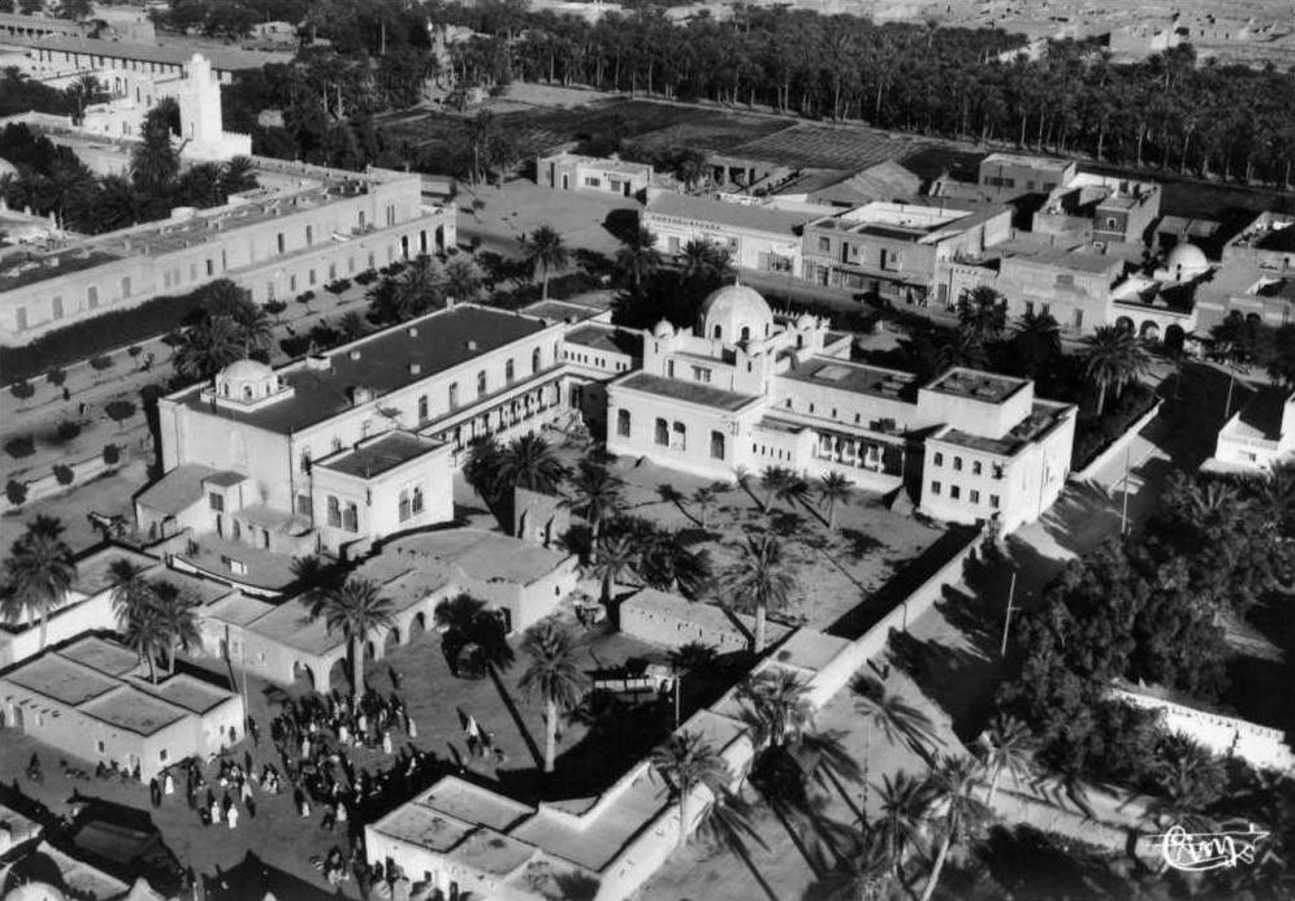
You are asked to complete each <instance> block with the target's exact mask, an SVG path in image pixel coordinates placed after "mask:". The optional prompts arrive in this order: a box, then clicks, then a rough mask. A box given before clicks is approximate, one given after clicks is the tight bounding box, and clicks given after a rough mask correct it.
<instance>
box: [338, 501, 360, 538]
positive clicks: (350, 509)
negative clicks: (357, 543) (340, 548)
mask: <svg viewBox="0 0 1295 901" xmlns="http://www.w3.org/2000/svg"><path fill="white" fill-rule="evenodd" d="M342 528H343V529H345V530H346V531H348V532H358V531H360V508H359V507H357V506H356V505H355V502H354V501H347V502H346V512H345V513H343V514H342Z"/></svg>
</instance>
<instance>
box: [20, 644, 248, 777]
mask: <svg viewBox="0 0 1295 901" xmlns="http://www.w3.org/2000/svg"><path fill="white" fill-rule="evenodd" d="M0 687H2V688H3V692H4V696H3V701H2V702H0V710H2V711H3V714H4V722H5V725H6V726H9V727H10V728H14V729H17V730H18V731H19V732H21V733H23V734H25V735H30V736H31V737H32V738H35V739H37V740H38V741H41V742H44V743H45V744H47V745H50V746H52V747H55V748H58V749H59V751H61V752H62V753H65V754H68V755H70V756H73V757H78V758H80V759H81V760H84V761H87V762H88V763H89V764H91V765H92V766H94V765H97V764H99V763H103V764H111V763H116V764H117V765H118V766H119V767H121V768H122V769H124V770H126V771H127V772H134V771H135V770H136V769H138V770H139V774H140V778H141V779H144V780H148V779H151V778H153V777H154V776H156V775H157V774H158V773H160V772H162V771H163V770H165V769H166V768H168V767H170V766H172V765H173V764H176V763H178V762H180V761H181V760H184V759H185V758H186V757H192V756H197V757H199V758H206V757H207V756H209V755H211V754H216V753H218V752H220V751H221V750H223V749H224V748H225V747H227V746H229V745H231V744H233V741H231V736H234V738H235V740H236V738H237V736H239V735H242V729H243V723H244V720H245V718H246V714H245V711H244V709H243V699H242V697H240V696H239V695H238V694H237V693H235V692H232V691H229V690H227V689H224V688H220V687H217V686H215V685H212V684H210V683H208V682H204V681H201V680H199V679H197V678H195V677H193V676H191V675H187V674H184V673H174V674H170V675H166V676H164V677H163V678H161V679H160V680H159V681H158V682H157V683H156V684H154V683H153V682H151V681H149V677H148V670H147V667H146V666H144V665H142V664H141V663H140V661H139V657H138V656H137V655H136V654H135V652H134V651H131V650H128V649H126V648H124V647H122V646H121V645H119V644H116V643H114V642H110V641H107V640H105V639H102V638H82V639H81V640H79V641H76V642H74V643H73V644H71V645H69V646H67V647H64V648H62V649H60V650H57V651H46V652H45V653H44V654H42V655H41V656H40V657H37V658H35V659H33V660H30V661H28V662H27V663H24V664H23V665H22V666H19V667H18V668H17V669H14V670H11V671H9V672H7V673H5V674H4V676H0Z"/></svg>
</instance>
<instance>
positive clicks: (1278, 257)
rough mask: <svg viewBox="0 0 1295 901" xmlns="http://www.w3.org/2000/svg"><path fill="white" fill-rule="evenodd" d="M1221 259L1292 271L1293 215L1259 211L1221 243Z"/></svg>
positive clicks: (1294, 266) (1294, 259) (1294, 263)
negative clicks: (1248, 222)
mask: <svg viewBox="0 0 1295 901" xmlns="http://www.w3.org/2000/svg"><path fill="white" fill-rule="evenodd" d="M1223 262H1224V263H1232V262H1247V263H1253V264H1255V265H1258V266H1262V267H1263V268H1265V269H1280V270H1282V271H1291V270H1295V215H1291V214H1290V213H1271V212H1265V213H1260V214H1259V215H1258V216H1256V217H1255V218H1254V220H1253V221H1251V222H1250V224H1249V225H1247V226H1246V227H1245V228H1243V229H1242V230H1241V232H1240V233H1239V234H1238V235H1237V236H1236V237H1234V238H1232V239H1231V240H1230V241H1228V242H1227V243H1225V244H1224V245H1223Z"/></svg>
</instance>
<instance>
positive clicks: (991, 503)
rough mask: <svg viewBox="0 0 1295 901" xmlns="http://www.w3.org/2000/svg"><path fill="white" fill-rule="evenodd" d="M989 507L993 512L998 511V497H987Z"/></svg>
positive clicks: (994, 495) (992, 495)
mask: <svg viewBox="0 0 1295 901" xmlns="http://www.w3.org/2000/svg"><path fill="white" fill-rule="evenodd" d="M989 506H991V507H993V508H994V509H995V510H997V509H998V495H996V494H991V495H990V496H989Z"/></svg>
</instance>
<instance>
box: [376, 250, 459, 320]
mask: <svg viewBox="0 0 1295 901" xmlns="http://www.w3.org/2000/svg"><path fill="white" fill-rule="evenodd" d="M387 288H388V291H389V295H390V306H391V318H393V319H395V320H396V321H399V322H403V321H404V320H406V319H412V318H414V317H415V316H420V315H422V314H423V313H426V312H427V311H428V310H431V309H433V308H434V307H437V306H440V305H441V303H442V301H443V299H444V291H445V272H444V270H443V269H442V267H441V264H440V262H439V261H437V259H436V258H435V257H430V256H428V255H427V254H422V255H420V256H418V257H417V258H416V259H415V260H414V261H413V262H412V263H410V264H409V265H408V266H406V267H405V269H404V271H403V272H401V273H400V275H399V276H398V277H397V278H396V279H394V281H393V282H392V283H391V284H390V285H388V286H387Z"/></svg>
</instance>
